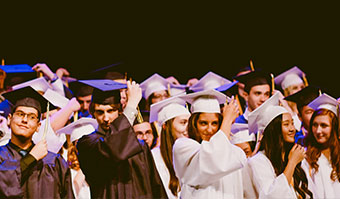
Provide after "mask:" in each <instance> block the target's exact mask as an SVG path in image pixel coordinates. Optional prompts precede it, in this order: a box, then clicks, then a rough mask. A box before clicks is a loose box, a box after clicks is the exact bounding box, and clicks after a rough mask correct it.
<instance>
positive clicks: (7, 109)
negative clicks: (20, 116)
mask: <svg viewBox="0 0 340 199" xmlns="http://www.w3.org/2000/svg"><path fill="white" fill-rule="evenodd" d="M11 106H12V104H11V103H10V102H9V101H8V100H7V99H6V100H4V101H2V102H1V103H0V111H1V115H2V116H4V117H6V118H7V116H8V115H9V114H10V113H11Z"/></svg>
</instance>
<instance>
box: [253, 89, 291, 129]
mask: <svg viewBox="0 0 340 199" xmlns="http://www.w3.org/2000/svg"><path fill="white" fill-rule="evenodd" d="M279 97H280V93H279V92H276V93H275V94H274V95H272V96H271V97H270V98H269V99H267V100H266V101H265V102H264V103H263V104H261V105H260V106H259V107H257V108H256V109H255V110H254V111H252V112H250V113H249V115H248V127H249V133H263V131H264V129H265V128H266V127H267V126H268V124H269V123H270V122H271V121H272V120H273V119H274V118H276V117H277V116H278V115H280V114H283V113H289V112H288V111H287V110H286V109H285V108H283V107H282V106H280V105H279V99H280V98H279Z"/></svg>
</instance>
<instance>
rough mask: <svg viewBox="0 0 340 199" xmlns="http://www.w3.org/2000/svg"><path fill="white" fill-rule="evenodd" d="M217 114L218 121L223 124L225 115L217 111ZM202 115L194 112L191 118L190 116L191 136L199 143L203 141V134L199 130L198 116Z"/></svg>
mask: <svg viewBox="0 0 340 199" xmlns="http://www.w3.org/2000/svg"><path fill="white" fill-rule="evenodd" d="M216 114H217V115H218V123H219V125H220V126H221V124H222V119H223V116H222V114H219V113H216ZM200 115H201V113H192V114H191V116H190V118H189V122H188V134H189V138H191V139H194V140H196V141H197V142H199V143H201V142H202V138H201V135H200V133H199V132H198V130H197V121H198V118H199V117H200ZM220 126H219V127H220Z"/></svg>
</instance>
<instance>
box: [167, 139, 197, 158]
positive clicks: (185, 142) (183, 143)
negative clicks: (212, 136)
mask: <svg viewBox="0 0 340 199" xmlns="http://www.w3.org/2000/svg"><path fill="white" fill-rule="evenodd" d="M200 146H201V144H200V143H198V142H197V141H196V140H193V139H191V138H178V139H177V140H176V141H175V143H174V145H173V153H174V155H176V154H183V153H188V152H191V151H196V150H197V149H198V148H199V147H200Z"/></svg>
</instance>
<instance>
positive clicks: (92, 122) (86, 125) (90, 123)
mask: <svg viewBox="0 0 340 199" xmlns="http://www.w3.org/2000/svg"><path fill="white" fill-rule="evenodd" d="M97 128H98V123H97V120H96V119H93V118H87V117H82V118H80V119H79V120H77V121H75V122H72V123H70V124H68V125H67V126H65V127H63V128H61V129H59V130H58V131H56V133H57V134H61V133H64V134H67V135H70V141H71V142H73V141H75V140H78V139H79V138H81V137H82V136H84V135H88V134H90V133H92V132H94V131H95V130H96V129H97Z"/></svg>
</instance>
